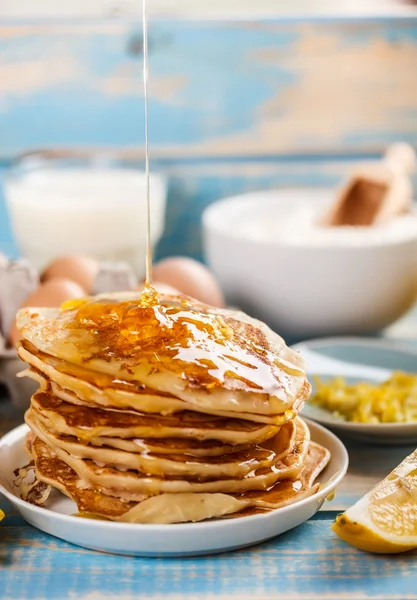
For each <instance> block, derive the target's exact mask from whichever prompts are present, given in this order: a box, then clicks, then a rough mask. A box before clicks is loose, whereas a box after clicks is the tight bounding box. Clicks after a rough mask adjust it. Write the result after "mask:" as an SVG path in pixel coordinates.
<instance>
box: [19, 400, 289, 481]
mask: <svg viewBox="0 0 417 600" xmlns="http://www.w3.org/2000/svg"><path fill="white" fill-rule="evenodd" d="M25 420H26V423H27V425H28V426H29V427H30V428H31V430H32V431H33V432H34V433H35V434H36V436H37V437H39V438H40V439H41V440H42V441H43V442H45V443H46V444H47V445H48V446H50V447H51V448H52V449H53V450H56V449H57V448H60V449H62V450H65V451H66V452H67V453H68V454H70V455H71V456H73V457H74V458H80V459H88V460H91V461H94V462H95V463H96V464H103V465H106V466H110V467H112V468H116V469H121V470H137V471H139V472H140V473H142V474H145V475H156V476H159V477H166V476H168V477H169V476H174V477H193V478H200V479H212V478H216V477H218V478H225V477H233V478H239V477H244V476H245V475H247V474H248V473H250V472H252V471H255V470H258V469H261V468H265V467H271V466H272V465H273V464H275V463H276V462H277V461H278V460H282V459H283V458H285V456H287V455H288V454H289V453H290V452H291V450H292V447H293V444H294V438H295V429H296V428H295V425H294V423H293V422H291V423H288V424H287V425H285V426H284V427H283V428H282V429H281V431H280V432H279V433H278V434H277V435H276V436H275V437H274V438H272V439H271V440H269V441H268V442H266V444H265V446H264V447H263V446H262V445H259V446H256V447H255V448H253V447H251V448H249V449H247V450H243V451H239V452H235V453H233V454H228V455H227V456H226V457H217V458H216V457H214V458H213V457H210V459H209V461H210V462H207V458H197V457H190V456H186V455H184V454H183V455H176V454H175V452H174V451H172V452H171V455H169V458H168V457H167V456H166V455H165V456H164V455H162V456H160V455H158V454H154V453H142V454H137V453H129V452H125V451H120V450H115V449H112V448H109V447H101V448H100V447H97V446H94V445H91V444H80V443H79V442H78V440H77V439H76V438H74V437H70V436H57V435H54V434H52V433H51V432H49V431H48V429H47V428H46V427H45V426H44V425H42V423H41V422H39V421H37V420H36V417H35V416H34V412H33V411H28V412H27V414H26V418H25Z"/></svg>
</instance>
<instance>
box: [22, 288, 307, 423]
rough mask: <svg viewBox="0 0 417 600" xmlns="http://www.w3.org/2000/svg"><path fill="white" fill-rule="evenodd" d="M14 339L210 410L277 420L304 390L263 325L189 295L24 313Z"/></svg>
mask: <svg viewBox="0 0 417 600" xmlns="http://www.w3.org/2000/svg"><path fill="white" fill-rule="evenodd" d="M17 326H18V329H19V331H20V333H21V334H22V337H23V338H24V339H26V340H27V341H29V342H30V343H31V344H33V346H35V347H36V348H37V350H39V351H41V352H44V353H45V354H48V355H51V356H54V357H56V358H59V359H61V360H64V361H67V362H68V363H70V364H74V365H79V366H82V367H88V368H89V369H91V370H93V371H97V372H99V373H104V374H107V375H110V376H112V377H113V378H117V379H120V380H123V381H127V382H140V384H143V385H145V386H148V387H150V388H152V389H155V390H157V391H158V392H162V393H169V394H172V395H173V396H175V397H176V398H179V399H181V400H184V401H186V402H189V403H191V404H192V403H196V404H200V403H207V402H208V398H209V399H210V400H209V401H210V403H211V406H212V407H213V408H215V409H217V410H225V411H232V412H233V411H236V409H237V411H238V412H245V413H250V414H267V415H278V414H283V413H285V412H286V411H287V410H290V409H291V408H292V406H293V405H294V403H295V402H296V400H303V399H304V398H306V397H308V395H309V393H310V386H309V384H308V382H307V380H306V375H305V371H304V362H303V359H302V358H301V357H300V356H299V354H298V353H297V352H294V351H293V350H291V349H289V348H287V346H286V345H285V343H284V341H283V340H282V338H281V337H279V336H278V335H277V334H275V333H274V332H273V331H272V330H270V329H269V328H268V327H267V326H266V325H265V324H264V323H261V322H259V321H256V320H255V319H251V318H250V317H248V316H247V315H245V314H243V313H240V312H237V311H231V310H223V309H217V308H213V307H209V306H206V305H204V304H201V303H199V302H197V301H195V300H193V299H191V298H186V297H180V296H179V297H172V296H171V297H167V296H161V299H160V304H158V305H155V306H143V305H142V304H141V301H140V296H139V295H138V294H137V295H134V294H131V295H124V296H120V295H119V296H117V295H113V296H111V297H108V298H100V297H99V298H93V299H86V300H80V301H73V302H69V303H67V305H66V306H65V305H64V307H63V309H61V310H58V309H35V308H25V309H22V310H20V311H19V313H18V315H17Z"/></svg>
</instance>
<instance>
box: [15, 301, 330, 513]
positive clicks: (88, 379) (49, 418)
mask: <svg viewBox="0 0 417 600" xmlns="http://www.w3.org/2000/svg"><path fill="white" fill-rule="evenodd" d="M17 324H18V328H19V330H20V333H21V335H22V341H21V343H20V347H19V355H20V357H21V358H22V359H23V360H24V361H25V362H26V363H27V364H28V365H29V368H28V369H27V370H26V371H25V372H24V374H26V375H28V376H29V377H32V378H33V379H35V380H37V381H38V382H39V383H40V388H39V391H38V392H36V393H35V394H34V396H33V397H32V401H31V407H30V408H29V410H28V412H27V413H26V422H27V424H28V425H29V427H30V429H31V432H30V434H29V436H28V440H27V447H28V450H29V452H30V454H31V457H32V459H33V464H34V467H35V472H36V479H37V481H39V482H42V484H43V485H44V484H46V485H48V486H51V487H53V488H57V489H59V490H61V491H62V492H64V493H65V494H67V495H68V496H70V497H71V498H72V499H73V500H74V501H75V502H76V503H77V505H78V510H79V511H80V513H83V514H87V515H91V516H96V517H104V518H108V519H112V520H117V521H126V522H136V523H174V522H187V521H201V520H204V519H209V518H215V517H224V516H226V515H227V516H243V515H247V514H251V513H253V512H259V511H266V510H271V509H275V508H278V507H280V506H283V505H286V504H289V503H292V502H294V501H297V500H299V499H300V498H303V497H305V496H307V495H310V494H313V493H314V492H315V491H316V490H317V487H318V484H314V481H315V479H316V477H317V475H318V474H319V473H320V472H321V470H322V469H323V468H324V467H325V466H326V464H327V462H328V460H329V452H328V451H327V450H326V449H325V448H323V447H321V446H319V445H318V444H316V443H314V442H312V441H311V440H310V433H309V430H308V427H307V425H306V424H305V423H304V421H303V420H302V419H301V418H300V417H298V416H297V415H298V413H299V412H300V410H301V409H302V407H303V403H304V400H305V399H306V398H307V397H308V395H309V393H310V386H309V384H308V382H307V380H306V375H305V371H304V364H303V361H302V359H301V357H300V356H299V355H298V354H297V353H295V352H294V351H292V350H290V349H289V348H287V347H286V345H285V343H284V342H283V340H282V339H281V338H280V337H279V336H278V335H276V334H275V333H273V332H272V331H271V330H270V329H269V328H268V327H267V326H266V325H264V324H263V323H260V322H259V321H256V320H254V319H251V318H249V317H248V316H247V315H245V314H243V313H240V312H236V311H231V310H225V309H217V308H212V307H209V306H206V305H203V304H201V303H198V302H196V301H195V300H192V299H191V298H187V297H183V296H160V297H157V296H152V295H142V296H139V295H133V294H129V295H127V294H124V295H121V294H119V295H112V296H107V297H96V298H86V299H83V300H76V301H71V302H69V303H66V304H64V305H63V306H62V307H61V309H59V310H58V309H56V310H55V309H30V308H29V309H23V310H22V311H20V312H19V314H18V319H17Z"/></svg>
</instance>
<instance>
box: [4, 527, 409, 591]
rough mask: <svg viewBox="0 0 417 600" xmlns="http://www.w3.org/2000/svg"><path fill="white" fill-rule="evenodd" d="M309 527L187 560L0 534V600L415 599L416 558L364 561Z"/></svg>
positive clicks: (14, 532)
mask: <svg viewBox="0 0 417 600" xmlns="http://www.w3.org/2000/svg"><path fill="white" fill-rule="evenodd" d="M332 520H333V518H330V519H327V518H325V519H315V520H311V521H309V522H307V523H305V524H304V525H302V526H300V527H298V528H297V529H295V530H293V531H292V532H289V533H288V534H285V535H283V536H281V537H279V538H276V539H275V540H273V541H271V542H268V543H266V544H263V545H260V546H258V547H254V548H251V549H247V550H241V551H238V552H234V553H230V554H223V555H217V556H214V557H206V558H204V557H203V558H194V559H186V560H181V559H140V558H124V557H118V556H110V555H103V554H99V553H95V552H91V551H88V550H83V549H80V548H77V547H76V546H72V545H70V544H66V543H64V542H61V541H59V540H57V539H55V538H52V537H50V536H47V535H44V534H42V533H41V532H39V531H37V530H35V529H33V528H31V527H28V526H16V525H8V523H7V519H6V520H5V522H4V523H3V525H2V526H0V580H1V587H0V598H5V599H6V598H7V599H9V598H14V599H16V600H18V599H23V598H24V599H27V598H31V599H33V600H38V599H41V598H42V599H44V598H53V599H55V598H60V599H61V598H62V599H64V598H77V599H82V598H90V599H93V598H94V599H100V598H114V597H118V598H122V599H123V600H127V599H131V598H132V599H133V598H148V599H153V600H155V599H162V598H166V599H168V600H169V599H171V600H180V599H184V600H185V599H187V598H189V599H190V600H191V599H192V600H198V599H203V598H204V599H214V598H217V599H218V600H226V599H236V600H249V598H250V599H251V600H252V599H253V600H261V599H262V600H266V599H267V598H268V600H271V599H274V600H275V599H283V600H284V599H285V600H291V599H296V598H297V599H300V600H301V599H303V600H314V599H319V598H320V599H329V600H330V599H331V600H338V599H342V598H345V599H347V598H355V600H360V599H361V598H363V599H364V598H384V599H387V600H388V599H398V600H407V599H411V598H414V599H416V598H417V590H416V578H417V561H416V554H415V553H414V554H407V555H403V556H398V557H376V556H371V555H366V554H363V553H360V552H359V551H356V550H354V549H353V548H351V547H350V546H347V545H346V544H344V543H343V542H342V541H341V540H339V539H338V538H337V537H336V536H335V535H334V534H333V533H332V532H331V531H330V529H329V528H330V524H331V522H332Z"/></svg>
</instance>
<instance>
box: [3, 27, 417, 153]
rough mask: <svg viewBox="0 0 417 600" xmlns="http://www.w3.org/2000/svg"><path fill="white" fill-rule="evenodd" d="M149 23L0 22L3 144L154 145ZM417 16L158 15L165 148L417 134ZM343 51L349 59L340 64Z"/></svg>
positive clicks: (159, 137) (232, 147)
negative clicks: (146, 103) (135, 50)
mask: <svg viewBox="0 0 417 600" xmlns="http://www.w3.org/2000/svg"><path fill="white" fill-rule="evenodd" d="M138 32H139V34H140V24H138V23H136V24H135V23H129V24H128V23H117V22H113V23H109V22H107V23H106V22H103V23H78V24H73V25H71V24H59V23H56V24H53V25H47V24H45V23H38V24H32V25H30V24H23V25H18V24H14V25H13V26H10V24H3V26H1V24H0V82H1V85H0V101H1V111H0V130H1V131H2V136H1V140H0V153H2V154H3V155H4V154H6V155H12V154H14V153H16V152H18V151H21V150H26V149H28V148H33V147H39V146H54V145H74V144H75V145H79V144H92V145H94V144H97V145H100V144H110V145H119V146H120V145H126V144H131V145H134V146H136V145H143V99H142V90H141V75H140V69H141V66H140V56H138V55H136V56H134V55H132V53H129V50H128V48H129V47H131V46H132V45H131V44H130V43H129V42H130V40H131V39H132V37H131V36H132V35H138ZM416 59H417V19H414V18H410V19H392V20H390V21H388V20H387V21H380V20H376V21H372V19H368V20H366V21H361V20H356V21H355V20H349V21H343V20H341V21H340V20H337V19H336V20H333V21H330V22H328V21H323V22H309V21H294V22H292V21H277V20H271V21H239V22H227V21H222V22H215V21H211V22H199V21H193V22H181V21H172V22H170V21H165V22H155V23H151V25H150V62H151V78H150V87H151V101H150V107H149V118H150V137H151V146H152V148H153V151H154V153H164V154H166V153H168V154H186V155H188V156H195V155H196V154H199V155H212V156H213V155H214V156H215V155H219V154H220V155H231V154H237V155H245V154H246V155H253V154H258V155H262V154H279V153H281V154H282V153H288V152H306V151H307V152H313V153H316V152H323V151H327V152H329V151H332V152H333V151H335V152H338V151H343V149H345V150H346V149H350V150H351V151H361V150H365V151H369V150H375V149H376V150H382V149H383V148H384V147H385V145H386V144H387V143H389V142H390V141H393V140H395V139H397V138H398V137H402V138H403V139H406V140H409V141H410V142H414V143H416V142H417V126H416V122H417V119H416V117H417V109H416V106H417V82H416V79H415V77H414V66H415V63H416ZM341 65H343V66H344V68H340V66H341Z"/></svg>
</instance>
